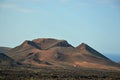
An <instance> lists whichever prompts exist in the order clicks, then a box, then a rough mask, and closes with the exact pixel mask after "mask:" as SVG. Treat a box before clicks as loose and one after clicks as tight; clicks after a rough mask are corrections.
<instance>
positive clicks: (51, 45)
mask: <svg viewBox="0 0 120 80" xmlns="http://www.w3.org/2000/svg"><path fill="white" fill-rule="evenodd" d="M7 55H8V56H10V57H11V58H13V59H14V60H15V61H17V62H20V63H23V64H31V65H35V66H39V67H41V66H44V67H46V66H48V67H68V66H73V67H86V68H97V69H118V66H119V65H118V64H117V63H115V62H113V61H112V60H110V59H109V58H107V57H106V56H104V55H103V54H101V53H99V52H98V51H96V50H95V49H93V48H92V47H90V46H89V45H87V44H85V43H82V44H80V45H79V46H77V47H73V46H72V45H71V44H69V43H68V42H67V41H66V40H58V39H52V38H38V39H34V40H32V41H30V40H25V41H24V42H23V43H22V44H21V45H19V46H17V47H15V48H12V49H10V50H8V51H7Z"/></svg>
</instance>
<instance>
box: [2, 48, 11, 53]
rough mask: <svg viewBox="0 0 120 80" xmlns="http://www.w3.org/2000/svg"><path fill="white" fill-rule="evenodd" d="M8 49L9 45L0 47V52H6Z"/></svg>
mask: <svg viewBox="0 0 120 80" xmlns="http://www.w3.org/2000/svg"><path fill="white" fill-rule="evenodd" d="M10 49H11V48H9V47H0V53H6V52H7V51H8V50H10Z"/></svg>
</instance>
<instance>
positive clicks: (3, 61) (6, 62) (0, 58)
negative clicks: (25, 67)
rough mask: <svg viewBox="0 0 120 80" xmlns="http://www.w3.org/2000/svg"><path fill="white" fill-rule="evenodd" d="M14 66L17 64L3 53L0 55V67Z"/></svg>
mask: <svg viewBox="0 0 120 80" xmlns="http://www.w3.org/2000/svg"><path fill="white" fill-rule="evenodd" d="M2 65H3V66H15V65H17V63H16V62H15V61H14V60H13V59H12V58H10V57H9V56H7V55H6V54H4V53H0V66H2Z"/></svg>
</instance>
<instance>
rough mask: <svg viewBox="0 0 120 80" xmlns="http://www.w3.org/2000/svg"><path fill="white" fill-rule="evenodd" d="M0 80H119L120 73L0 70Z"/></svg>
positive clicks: (71, 70) (64, 70)
mask: <svg viewBox="0 0 120 80" xmlns="http://www.w3.org/2000/svg"><path fill="white" fill-rule="evenodd" d="M0 80H120V72H117V71H116V72H115V71H114V72H113V71H98V70H89V69H81V68H70V69H51V68H37V69H32V68H21V69H20V68H18V67H17V68H14V69H13V68H9V69H5V68H4V69H2V70H0Z"/></svg>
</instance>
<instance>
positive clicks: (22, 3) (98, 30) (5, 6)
mask: <svg viewBox="0 0 120 80" xmlns="http://www.w3.org/2000/svg"><path fill="white" fill-rule="evenodd" d="M45 37H50V38H57V39H65V40H67V41H68V42H69V43H70V44H72V45H73V46H77V45H79V44H80V43H82V42H84V43H86V44H88V45H90V46H92V47H93V48H95V49H96V50H98V51H99V52H101V53H111V54H112V53H115V54H120V0H0V46H8V47H15V46H17V45H19V44H21V43H22V42H23V41H24V40H32V39H36V38H45Z"/></svg>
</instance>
